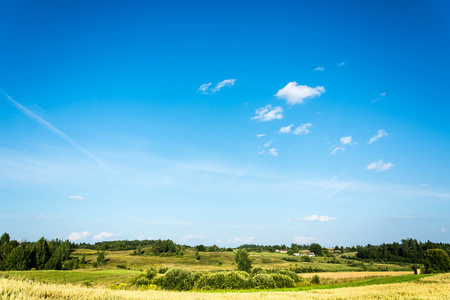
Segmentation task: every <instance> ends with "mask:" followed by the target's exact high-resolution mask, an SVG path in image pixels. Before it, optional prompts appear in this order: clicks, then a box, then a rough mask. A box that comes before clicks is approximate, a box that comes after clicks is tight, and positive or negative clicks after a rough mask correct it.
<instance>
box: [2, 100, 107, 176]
mask: <svg viewBox="0 0 450 300" xmlns="http://www.w3.org/2000/svg"><path fill="white" fill-rule="evenodd" d="M3 95H5V97H6V98H7V99H8V101H9V102H11V103H12V104H13V105H14V106H15V107H16V108H17V109H18V110H19V111H21V112H22V113H23V114H25V115H26V116H27V117H29V118H30V119H32V120H34V121H36V122H38V123H39V124H41V125H42V126H44V127H45V128H47V129H49V130H51V131H52V132H53V133H55V134H56V135H58V136H59V137H61V138H62V139H64V140H65V141H67V142H69V143H70V144H72V146H74V147H75V148H77V149H78V150H80V151H81V152H82V153H83V154H85V155H87V156H88V157H90V158H91V159H92V160H94V161H95V162H96V163H97V164H99V165H100V166H101V167H103V168H104V169H106V170H108V171H111V170H110V169H109V168H108V167H107V166H106V165H105V163H103V162H102V161H101V160H99V159H98V158H97V157H95V156H94V155H92V154H91V153H89V152H88V151H87V150H86V149H84V148H83V147H81V146H80V145H78V144H77V143H76V142H75V141H74V140H72V139H71V138H70V137H68V136H67V135H66V134H65V133H64V132H62V131H61V130H59V129H58V128H56V127H55V126H53V125H52V124H50V123H49V122H47V121H46V120H44V119H43V118H41V117H39V116H38V115H36V114H35V113H33V112H32V111H31V110H29V109H28V108H26V107H24V106H23V105H22V104H20V103H19V102H17V101H15V100H14V99H12V98H11V97H10V96H9V95H7V94H5V93H3Z"/></svg>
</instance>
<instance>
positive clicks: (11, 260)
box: [5, 244, 32, 271]
mask: <svg viewBox="0 0 450 300" xmlns="http://www.w3.org/2000/svg"><path fill="white" fill-rule="evenodd" d="M30 248H31V247H27V246H26V245H24V244H21V245H19V246H18V247H15V248H14V249H13V250H12V252H11V253H10V254H9V255H8V257H7V258H6V261H5V266H6V269H7V270H17V271H23V270H29V269H30V268H31V265H32V257H31V249H30Z"/></svg>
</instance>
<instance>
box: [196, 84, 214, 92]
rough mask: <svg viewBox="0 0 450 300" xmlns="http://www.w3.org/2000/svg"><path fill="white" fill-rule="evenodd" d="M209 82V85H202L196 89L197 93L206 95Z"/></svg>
mask: <svg viewBox="0 0 450 300" xmlns="http://www.w3.org/2000/svg"><path fill="white" fill-rule="evenodd" d="M211 84H212V83H211V82H210V83H204V84H202V85H201V86H200V87H199V88H198V91H200V92H202V93H204V94H207V93H208V92H207V91H208V89H209V87H210V86H211Z"/></svg>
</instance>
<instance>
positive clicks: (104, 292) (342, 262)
mask: <svg viewBox="0 0 450 300" xmlns="http://www.w3.org/2000/svg"><path fill="white" fill-rule="evenodd" d="M145 251H147V252H150V251H149V249H144V252H145ZM236 252H237V251H236V250H234V251H233V252H201V254H200V259H199V260H197V259H196V258H195V251H193V250H184V251H183V255H181V256H180V255H173V256H156V255H151V254H147V255H145V254H144V255H132V254H133V251H105V257H106V260H107V262H106V264H104V265H102V266H98V267H94V266H93V265H94V262H95V261H96V258H97V256H98V252H97V251H93V250H90V249H77V250H75V251H73V252H72V258H73V259H76V258H78V259H79V258H81V257H83V256H84V257H85V259H86V264H85V265H84V266H83V267H81V268H79V269H75V270H28V271H3V272H0V299H295V298H302V299H447V298H450V295H449V293H448V291H449V290H450V275H449V274H438V275H433V274H424V275H414V274H413V271H412V270H411V268H410V265H408V264H401V263H400V264H399V263H387V264H379V263H373V262H370V263H364V262H357V264H355V262H354V260H353V259H350V258H351V257H353V256H354V253H351V252H350V253H349V252H347V253H346V256H345V258H342V255H340V254H337V255H335V258H334V259H333V263H330V258H329V257H328V258H327V257H313V258H310V259H309V261H308V262H304V261H302V259H300V258H298V257H297V258H294V257H292V256H288V255H287V254H281V253H269V252H262V253H258V252H249V257H250V258H251V260H252V268H253V269H261V270H263V271H264V270H266V271H268V272H269V271H270V270H272V271H273V270H297V271H298V270H309V269H308V268H310V269H311V270H314V272H313V273H311V272H306V273H298V276H299V281H298V282H297V283H296V284H295V286H293V287H285V288H276V287H275V288H270V289H267V288H250V289H200V288H194V289H192V290H190V291H168V290H166V289H163V288H161V287H159V286H157V285H154V284H150V283H149V284H146V285H145V284H144V285H136V284H135V283H136V278H142V277H144V276H145V274H146V273H145V271H146V270H148V269H150V268H152V269H154V270H158V271H159V272H158V274H157V275H156V277H155V278H162V277H163V276H164V275H163V273H164V272H166V271H167V270H168V269H171V268H183V269H186V270H189V271H190V272H193V273H198V274H222V273H227V272H228V273H230V272H232V271H235V270H236V262H235V258H236ZM287 257H289V258H290V260H291V261H286V260H285V259H286V258H287ZM296 260H298V261H296ZM317 276H318V278H320V280H319V282H316V283H313V279H314V277H317Z"/></svg>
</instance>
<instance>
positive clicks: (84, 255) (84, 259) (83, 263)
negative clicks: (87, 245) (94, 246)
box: [81, 252, 86, 266]
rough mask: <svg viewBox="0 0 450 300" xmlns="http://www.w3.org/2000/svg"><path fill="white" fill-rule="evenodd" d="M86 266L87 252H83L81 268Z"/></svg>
mask: <svg viewBox="0 0 450 300" xmlns="http://www.w3.org/2000/svg"><path fill="white" fill-rule="evenodd" d="M85 264H86V252H83V257H81V266H84V265H85Z"/></svg>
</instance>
